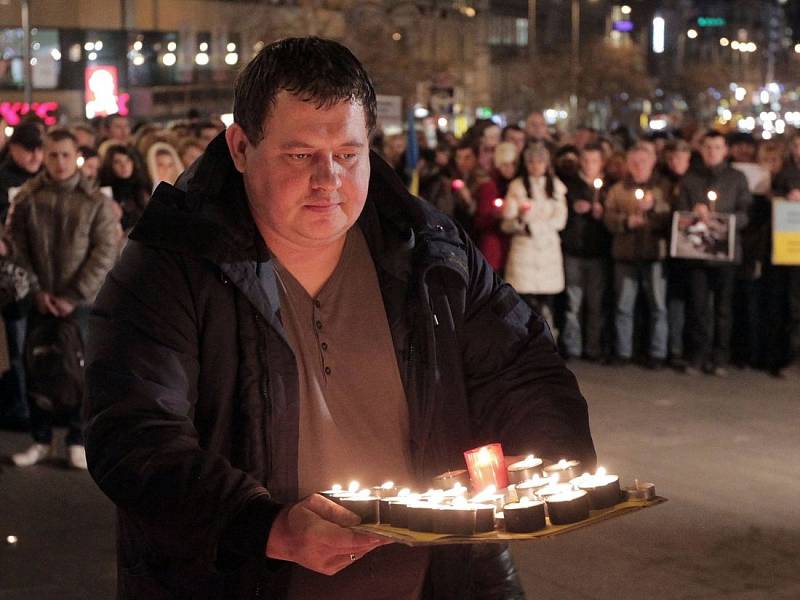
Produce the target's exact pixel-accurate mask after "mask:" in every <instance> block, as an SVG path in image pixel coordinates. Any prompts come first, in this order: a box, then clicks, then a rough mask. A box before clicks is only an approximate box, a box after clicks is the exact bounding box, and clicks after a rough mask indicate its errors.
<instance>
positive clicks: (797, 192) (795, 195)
mask: <svg viewBox="0 0 800 600" xmlns="http://www.w3.org/2000/svg"><path fill="white" fill-rule="evenodd" d="M786 199H787V200H788V201H789V202H800V189H797V188H793V189H791V190H789V193H788V194H786Z"/></svg>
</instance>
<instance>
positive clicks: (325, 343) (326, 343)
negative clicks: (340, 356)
mask: <svg viewBox="0 0 800 600" xmlns="http://www.w3.org/2000/svg"><path fill="white" fill-rule="evenodd" d="M322 349H323V350H327V349H328V342H322Z"/></svg>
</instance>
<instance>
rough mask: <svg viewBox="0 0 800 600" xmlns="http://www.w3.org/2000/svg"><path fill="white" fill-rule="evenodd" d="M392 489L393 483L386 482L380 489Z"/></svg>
mask: <svg viewBox="0 0 800 600" xmlns="http://www.w3.org/2000/svg"><path fill="white" fill-rule="evenodd" d="M393 487H394V481H387V482H386V483H384V484H383V485H382V486H381V488H382V489H384V490H390V489H392V488H393Z"/></svg>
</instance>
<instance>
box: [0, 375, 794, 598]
mask: <svg viewBox="0 0 800 600" xmlns="http://www.w3.org/2000/svg"><path fill="white" fill-rule="evenodd" d="M571 368H573V369H574V370H575V372H576V375H577V376H578V379H579V382H580V385H581V389H582V390H583V392H584V394H585V395H586V397H587V399H588V401H589V405H590V414H591V420H592V430H593V434H594V439H595V444H596V446H597V450H598V455H599V458H600V464H602V465H603V466H605V467H607V468H608V470H609V472H613V473H619V474H621V475H622V477H623V482H624V483H627V482H631V481H632V480H633V478H634V477H637V478H639V479H641V480H645V481H652V482H654V483H655V484H656V488H657V491H658V493H659V495H661V496H664V497H666V498H668V499H669V501H668V502H667V503H665V504H662V505H659V506H656V507H653V508H649V509H647V510H643V511H639V512H636V513H633V514H630V515H626V516H624V517H622V518H618V519H613V520H610V521H607V522H603V523H599V524H597V525H593V526H591V527H588V528H585V529H583V530H580V531H575V532H572V533H570V534H568V535H564V536H560V537H556V538H551V539H545V540H538V541H530V542H517V543H515V544H514V545H513V550H514V554H515V557H516V561H517V565H518V568H519V569H520V572H521V574H522V577H523V582H524V584H525V588H526V591H527V593H528V597H529V598H536V599H540V600H541V599H550V598H553V599H576V600H578V599H579V600H584V599H586V600H589V599H591V600H605V599H613V600H619V599H623V600H625V599H636V600H641V599H647V600H657V599H662V598H663V599H683V598H697V599H717V598H720V599H721V598H725V599H735V600H745V599H746V600H750V599H762V598H763V599H770V600H771V599H797V598H800V569H798V565H800V503H798V498H800V467H798V463H800V433H798V430H799V429H800V428H798V424H799V423H800V371H798V370H795V371H792V372H789V373H788V376H787V378H786V379H783V380H775V379H772V378H769V377H767V376H766V375H764V374H762V373H758V372H753V371H734V372H732V373H731V376H730V377H728V378H726V379H719V378H712V377H707V376H696V377H688V376H683V375H676V374H674V373H672V372H669V371H660V372H655V373H654V372H649V371H645V370H642V369H640V368H638V367H634V366H629V367H626V368H607V367H599V366H595V365H589V364H583V363H578V364H572V365H571ZM28 443H29V441H28V438H27V436H26V435H24V434H19V433H10V432H0V456H3V457H6V456H8V455H9V454H11V453H12V452H14V451H18V450H19V449H22V448H24V447H26V446H27V444H28ZM0 468H2V472H0V600H51V599H52V600H54V599H56V598H58V599H59V600H78V599H92V600H94V599H106V598H113V595H114V518H113V510H112V506H111V504H110V503H109V502H108V501H107V500H106V499H105V498H104V497H103V496H102V495H101V493H100V492H99V491H98V490H97V488H96V487H95V486H94V484H93V482H92V481H91V478H90V477H89V475H88V474H86V473H83V472H77V471H71V470H68V469H67V468H66V466H65V463H64V462H63V461H61V462H59V461H53V462H50V463H47V464H43V465H39V466H36V467H31V468H28V469H22V470H20V469H15V468H13V467H11V466H10V465H9V464H8V463H7V461H5V462H4V464H3V465H2V467H0ZM8 536H16V538H17V542H16V543H14V544H9V543H8V542H7V537H8Z"/></svg>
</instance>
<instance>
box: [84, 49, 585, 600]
mask: <svg viewBox="0 0 800 600" xmlns="http://www.w3.org/2000/svg"><path fill="white" fill-rule="evenodd" d="M234 98H235V100H234V123H233V124H232V125H231V126H229V127H228V129H227V131H226V132H225V133H224V134H220V136H218V137H217V138H216V139H214V140H213V141H212V142H211V143H210V144H209V146H208V148H207V150H206V152H205V153H204V155H203V157H202V158H201V160H200V161H199V162H197V163H195V164H194V165H193V166H192V167H191V168H190V169H189V170H188V172H186V173H184V175H183V176H182V177H181V179H180V180H179V181H178V183H177V185H176V187H171V186H168V185H162V186H160V187H159V188H158V190H159V191H158V192H157V193H156V194H155V195H154V197H153V198H152V200H151V202H150V203H149V205H148V208H147V210H146V211H145V214H144V215H143V217H142V219H141V220H140V221H139V223H138V224H137V226H136V228H135V230H134V232H133V233H132V235H131V241H130V242H129V244H128V246H127V248H126V250H125V252H124V254H123V256H122V257H121V259H120V261H119V262H118V263H117V267H116V269H115V270H114V271H113V272H112V273H111V275H110V276H109V277H108V278H107V280H106V283H105V286H104V288H103V290H102V291H101V293H100V296H99V298H98V301H97V306H96V310H95V312H94V317H93V320H92V334H91V336H90V345H89V356H88V367H87V381H88V387H89V392H88V400H87V407H86V412H87V415H88V417H89V424H88V427H87V430H86V435H87V456H88V460H89V467H90V472H91V474H92V476H93V478H94V479H95V481H96V482H97V483H98V485H99V486H100V488H101V489H102V490H103V491H104V492H105V493H106V494H107V495H108V496H109V497H110V498H111V499H112V500H113V501H114V502H115V503H116V504H117V506H118V509H119V532H120V540H119V549H120V552H119V593H118V597H120V598H126V599H128V598H156V597H177V598H192V599H199V598H203V599H207V598H208V599H210V598H222V597H236V598H254V597H269V598H290V599H293V598H305V597H343V596H349V597H353V598H363V597H369V598H392V599H395V598H398V599H404V598H409V599H410V598H420V597H423V596H424V597H426V598H466V599H469V598H485V597H493V598H516V597H520V596H521V595H522V591H521V589H520V586H519V581H518V578H517V577H516V572H515V569H514V566H513V562H512V561H511V557H510V553H509V552H508V549H507V548H505V547H503V546H494V545H484V546H475V547H471V546H465V547H460V546H456V547H442V548H437V549H435V550H430V551H428V550H426V549H424V548H422V549H419V548H406V547H402V546H400V545H395V544H389V545H385V541H384V540H383V539H381V538H378V537H373V536H368V535H364V534H360V533H354V532H353V531H352V530H351V529H349V526H351V525H355V524H356V523H357V522H358V517H357V516H356V515H355V514H354V513H351V512H349V511H347V510H346V509H344V508H343V507H341V506H337V505H336V504H335V503H333V502H331V501H330V500H328V499H326V498H323V497H322V496H320V495H319V494H316V493H314V492H316V491H318V490H325V489H328V488H329V487H330V485H331V483H332V482H335V481H347V480H349V479H350V478H354V477H358V478H359V479H358V480H359V482H361V483H362V485H363V486H364V487H366V488H369V487H371V486H374V485H380V483H381V482H382V481H385V480H386V479H388V478H391V479H392V480H393V481H396V482H398V483H402V484H403V485H408V486H409V487H411V486H413V487H416V488H422V489H424V488H423V485H424V483H423V482H426V481H430V479H432V478H433V477H435V476H436V475H437V474H440V473H443V472H445V471H450V470H453V469H455V468H458V467H459V466H460V465H463V460H464V459H463V452H464V451H465V450H466V449H469V448H472V447H475V446H477V445H480V444H481V443H485V442H486V441H487V440H493V441H495V440H496V441H498V442H500V443H502V444H503V446H504V448H505V449H506V450H507V452H508V453H509V454H511V455H516V454H522V453H530V452H535V453H536V455H537V456H541V457H542V458H547V459H550V460H557V459H558V458H559V457H561V456H570V457H576V458H578V459H579V460H581V462H582V463H583V464H585V465H587V468H588V469H591V468H592V466H591V465H593V463H594V462H595V460H596V459H595V452H594V447H593V443H592V439H591V434H590V431H589V424H588V411H587V407H586V401H585V400H584V398H583V397H582V396H581V394H580V391H579V390H578V386H577V383H576V381H575V378H574V376H573V375H572V374H571V373H570V372H569V371H568V370H567V369H566V367H565V365H564V363H563V361H562V360H561V358H560V357H559V356H558V353H557V352H556V350H555V347H554V345H553V343H552V341H551V339H550V337H549V335H548V334H547V327H546V325H545V323H544V321H543V320H542V319H541V318H540V317H539V316H538V315H536V314H534V313H532V312H531V311H530V309H529V308H528V306H527V305H526V304H525V303H524V302H523V301H522V300H521V299H520V298H519V296H518V295H517V294H516V293H515V291H514V290H513V289H512V288H511V287H510V286H508V285H507V284H504V283H503V282H502V281H501V280H500V279H499V278H498V277H497V276H496V275H495V273H494V271H493V270H492V269H491V267H489V265H488V264H487V263H486V261H485V260H484V259H483V258H482V256H481V255H480V253H479V252H478V251H477V250H476V249H475V247H474V245H473V244H472V243H471V241H470V240H469V239H468V238H467V237H466V236H465V235H464V232H463V230H462V229H460V228H459V227H457V226H456V225H455V224H454V222H453V221H452V220H451V219H449V218H448V217H446V216H444V215H442V214H441V213H439V212H438V211H436V210H434V209H433V208H432V207H430V206H429V205H428V204H427V203H425V202H424V201H421V200H420V199H418V198H415V197H413V196H411V195H410V194H409V193H408V192H407V190H406V189H405V188H404V186H403V185H402V183H401V182H400V180H399V179H398V178H397V176H396V174H395V173H394V172H393V171H392V169H391V167H389V166H388V165H387V164H386V163H385V162H384V161H383V160H382V159H381V158H380V157H378V156H377V155H374V154H370V152H369V145H368V139H369V133H370V131H371V130H372V128H373V127H374V126H375V122H376V113H377V108H376V99H375V93H374V89H373V87H372V84H371V82H370V80H369V77H368V75H367V74H366V72H365V71H364V69H363V67H362V66H361V64H360V63H359V62H358V60H357V59H356V58H355V57H354V56H353V55H352V54H351V53H350V51H349V50H347V49H346V48H344V47H343V46H341V45H340V44H338V43H336V42H333V41H328V40H322V39H319V38H290V39H286V40H281V41H279V42H275V43H273V44H270V45H268V46H266V47H265V48H264V49H262V50H261V51H260V52H259V54H258V55H257V56H256V57H255V58H254V59H253V61H251V63H250V64H249V65H248V66H247V67H246V68H245V69H244V70H243V71H242V73H241V74H240V75H239V78H238V81H237V86H236V91H235V95H234ZM371 502H374V501H371ZM287 563H288V564H287Z"/></svg>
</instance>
